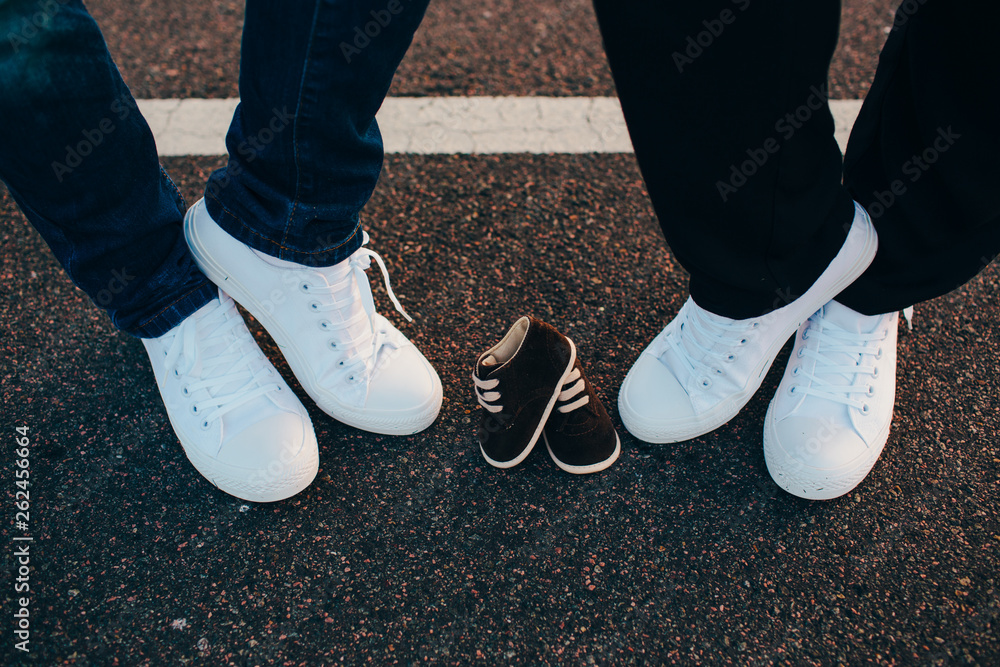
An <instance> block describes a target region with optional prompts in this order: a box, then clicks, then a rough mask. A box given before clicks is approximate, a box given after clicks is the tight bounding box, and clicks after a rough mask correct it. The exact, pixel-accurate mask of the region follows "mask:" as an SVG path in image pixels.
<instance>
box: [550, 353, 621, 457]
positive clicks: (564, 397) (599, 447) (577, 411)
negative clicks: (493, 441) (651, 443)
mask: <svg viewBox="0 0 1000 667" xmlns="http://www.w3.org/2000/svg"><path fill="white" fill-rule="evenodd" d="M561 389H562V391H560V392H559V400H558V401H557V402H556V407H555V410H553V411H552V414H551V415H550V416H549V421H548V423H546V424H545V431H544V432H543V437H544V438H545V446H546V447H547V448H548V450H549V456H551V457H552V460H553V461H555V462H556V465H557V466H559V467H560V468H562V469H563V470H565V471H566V472H571V473H573V474H575V475H585V474H587V473H591V472H599V471H601V470H604V469H605V468H607V467H608V466H610V465H611V464H612V463H614V462H615V461H617V460H618V455H619V454H620V453H621V451H622V445H621V441H620V440H619V439H618V432H617V431H615V426H614V424H612V423H611V418H610V417H609V416H608V411H607V410H605V409H604V404H603V403H601V399H600V398H598V397H597V393H596V392H595V391H594V387H593V385H591V384H590V381H589V380H588V379H587V376H586V375H584V373H583V365H582V364H581V363H580V357H579V356H577V358H576V363H575V364H574V365H573V372H571V373H570V374H569V375H568V376H567V377H566V380H565V382H563V385H562V387H561Z"/></svg>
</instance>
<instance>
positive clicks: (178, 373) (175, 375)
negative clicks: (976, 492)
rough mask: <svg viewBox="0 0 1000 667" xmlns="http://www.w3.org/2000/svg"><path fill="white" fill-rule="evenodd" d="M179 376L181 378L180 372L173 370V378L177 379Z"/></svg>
mask: <svg viewBox="0 0 1000 667" xmlns="http://www.w3.org/2000/svg"><path fill="white" fill-rule="evenodd" d="M180 376H181V372H180V371H179V370H177V369H176V368H175V369H174V377H175V378H179V377H180Z"/></svg>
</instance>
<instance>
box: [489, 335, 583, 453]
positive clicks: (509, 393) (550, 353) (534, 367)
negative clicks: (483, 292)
mask: <svg viewBox="0 0 1000 667" xmlns="http://www.w3.org/2000/svg"><path fill="white" fill-rule="evenodd" d="M575 361H576V348H575V347H574V345H573V341H571V340H570V339H569V338H566V336H563V335H562V334H561V333H559V332H558V331H556V330H555V329H554V328H553V327H551V326H549V325H548V324H546V323H545V322H542V321H541V320H537V319H535V318H534V317H522V318H521V319H519V320H518V321H517V322H515V323H514V326H512V327H511V328H510V331H508V332H507V335H506V336H504V337H503V339H502V340H501V341H500V342H499V343H497V344H496V345H494V346H493V347H491V348H490V349H488V350H487V351H486V352H483V354H482V355H480V357H479V359H478V361H476V369H475V371H473V373H472V380H473V382H474V383H475V385H476V398H477V399H478V400H479V404H480V405H482V406H483V410H482V412H481V414H482V416H481V418H480V426H479V446H480V449H482V452H483V457H485V458H486V460H487V461H488V462H489V463H490V465H493V466H496V467H497V468H511V467H513V466H516V465H517V464H518V463H520V462H521V461H523V460H524V459H525V457H526V456H527V455H528V454H529V453H531V450H532V448H533V447H534V446H535V443H536V442H537V441H538V437H539V436H540V435H541V434H542V428H543V427H544V426H545V421H546V420H547V419H548V417H549V414H550V413H551V412H552V408H553V406H554V405H555V404H556V400H557V399H558V398H559V394H560V391H561V390H562V385H563V383H564V382H565V381H566V379H567V377H568V376H569V375H570V373H571V372H572V371H573V366H574V362H575Z"/></svg>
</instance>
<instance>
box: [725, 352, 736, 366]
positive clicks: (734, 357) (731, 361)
mask: <svg viewBox="0 0 1000 667" xmlns="http://www.w3.org/2000/svg"><path fill="white" fill-rule="evenodd" d="M734 361H736V355H735V354H730V355H729V356H728V357H726V362H727V363H730V364H731V363H733V362H734Z"/></svg>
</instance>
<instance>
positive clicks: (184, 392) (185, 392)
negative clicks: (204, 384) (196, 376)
mask: <svg viewBox="0 0 1000 667" xmlns="http://www.w3.org/2000/svg"><path fill="white" fill-rule="evenodd" d="M190 395H191V391H190V390H189V389H188V386H187V385H184V386H183V387H181V396H184V397H185V398H187V397H188V396H190Z"/></svg>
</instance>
